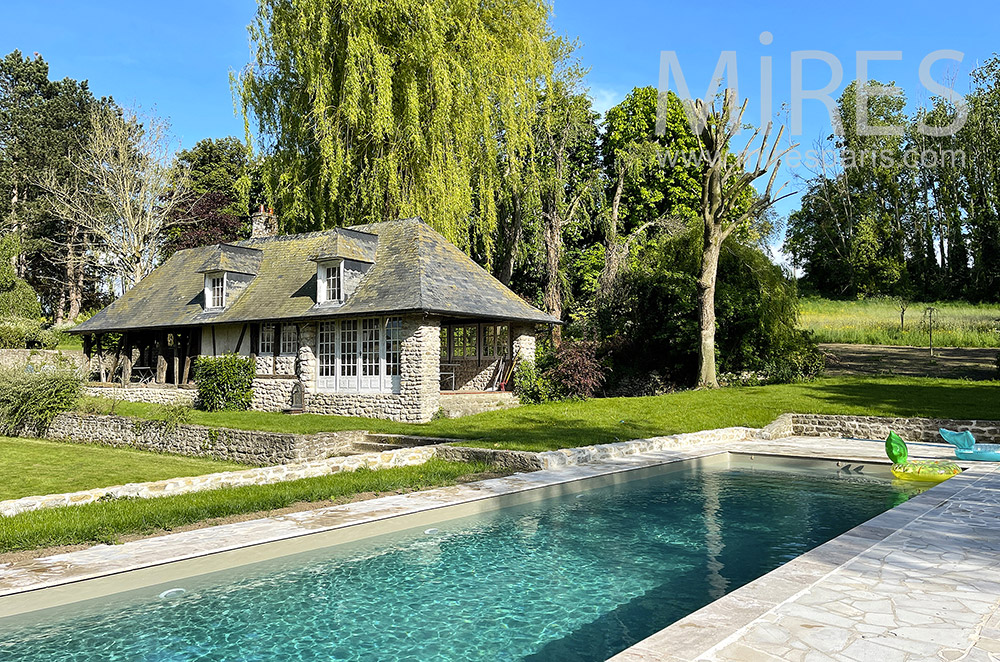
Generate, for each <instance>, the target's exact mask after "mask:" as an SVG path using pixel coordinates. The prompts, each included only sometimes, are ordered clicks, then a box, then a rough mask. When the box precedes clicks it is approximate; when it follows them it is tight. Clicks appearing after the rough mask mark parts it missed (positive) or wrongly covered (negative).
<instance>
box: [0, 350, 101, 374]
mask: <svg viewBox="0 0 1000 662" xmlns="http://www.w3.org/2000/svg"><path fill="white" fill-rule="evenodd" d="M27 365H31V366H33V367H34V368H35V369H36V370H37V369H40V368H42V367H43V366H47V367H52V368H71V369H73V370H80V369H82V368H83V367H85V366H86V365H87V357H86V355H85V354H84V353H83V351H82V350H75V349H68V350H67V349H0V368H16V369H20V368H24V367H25V366H27Z"/></svg>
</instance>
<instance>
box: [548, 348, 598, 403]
mask: <svg viewBox="0 0 1000 662" xmlns="http://www.w3.org/2000/svg"><path fill="white" fill-rule="evenodd" d="M553 359H554V361H553V364H552V366H551V367H549V368H548V369H546V370H545V372H544V376H545V378H546V379H548V380H549V382H551V384H552V385H553V387H554V388H555V391H556V393H557V394H558V395H559V396H560V397H561V398H572V399H581V400H585V399H587V398H590V397H593V395H594V393H596V392H597V389H599V388H600V387H601V384H603V383H604V366H603V365H601V362H600V361H598V360H597V343H593V342H586V341H583V340H567V341H565V342H563V343H562V344H561V345H559V348H558V349H556V351H555V353H554V355H553Z"/></svg>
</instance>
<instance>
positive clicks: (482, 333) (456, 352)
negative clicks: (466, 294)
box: [439, 318, 535, 397]
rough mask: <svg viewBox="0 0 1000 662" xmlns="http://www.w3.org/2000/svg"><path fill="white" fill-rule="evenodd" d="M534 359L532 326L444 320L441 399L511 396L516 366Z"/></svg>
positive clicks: (502, 322)
mask: <svg viewBox="0 0 1000 662" xmlns="http://www.w3.org/2000/svg"><path fill="white" fill-rule="evenodd" d="M534 355H535V331H534V327H533V326H532V325H527V324H523V323H521V324H518V323H516V322H510V321H508V320H501V319H489V318H479V319H474V318H473V319H469V318H461V319H459V318H450V319H449V318H444V319H442V320H441V355H440V362H439V383H440V389H441V395H442V397H444V396H447V395H469V394H475V393H479V394H495V393H504V392H509V391H511V389H512V387H513V384H512V383H511V380H512V376H513V373H514V370H515V369H516V367H517V364H518V363H519V362H520V361H522V360H528V361H534Z"/></svg>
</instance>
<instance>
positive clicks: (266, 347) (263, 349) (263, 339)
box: [257, 324, 274, 356]
mask: <svg viewBox="0 0 1000 662" xmlns="http://www.w3.org/2000/svg"><path fill="white" fill-rule="evenodd" d="M257 345H258V347H257V351H258V352H259V354H260V356H265V355H267V356H270V355H272V354H274V324H261V325H260V339H259V340H258V341H257Z"/></svg>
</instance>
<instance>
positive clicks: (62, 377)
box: [0, 370, 83, 436]
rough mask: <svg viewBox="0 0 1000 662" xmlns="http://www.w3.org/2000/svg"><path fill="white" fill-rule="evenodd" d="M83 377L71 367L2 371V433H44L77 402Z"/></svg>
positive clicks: (0, 373) (0, 414) (0, 410)
mask: <svg viewBox="0 0 1000 662" xmlns="http://www.w3.org/2000/svg"><path fill="white" fill-rule="evenodd" d="M82 391H83V381H82V380H81V379H80V377H79V376H78V375H76V374H75V373H73V372H71V371H68V370H42V371H41V372H24V371H21V370H4V371H2V372H0V434H4V435H17V434H24V433H26V432H27V433H32V432H33V433H34V434H36V435H39V436H41V435H43V434H45V432H46V431H47V430H48V428H49V425H51V424H52V420H53V419H54V418H55V417H56V416H57V415H59V414H60V413H62V412H64V411H69V410H70V409H72V408H73V407H74V406H76V403H77V401H78V400H79V399H80V394H81V393H82Z"/></svg>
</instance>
